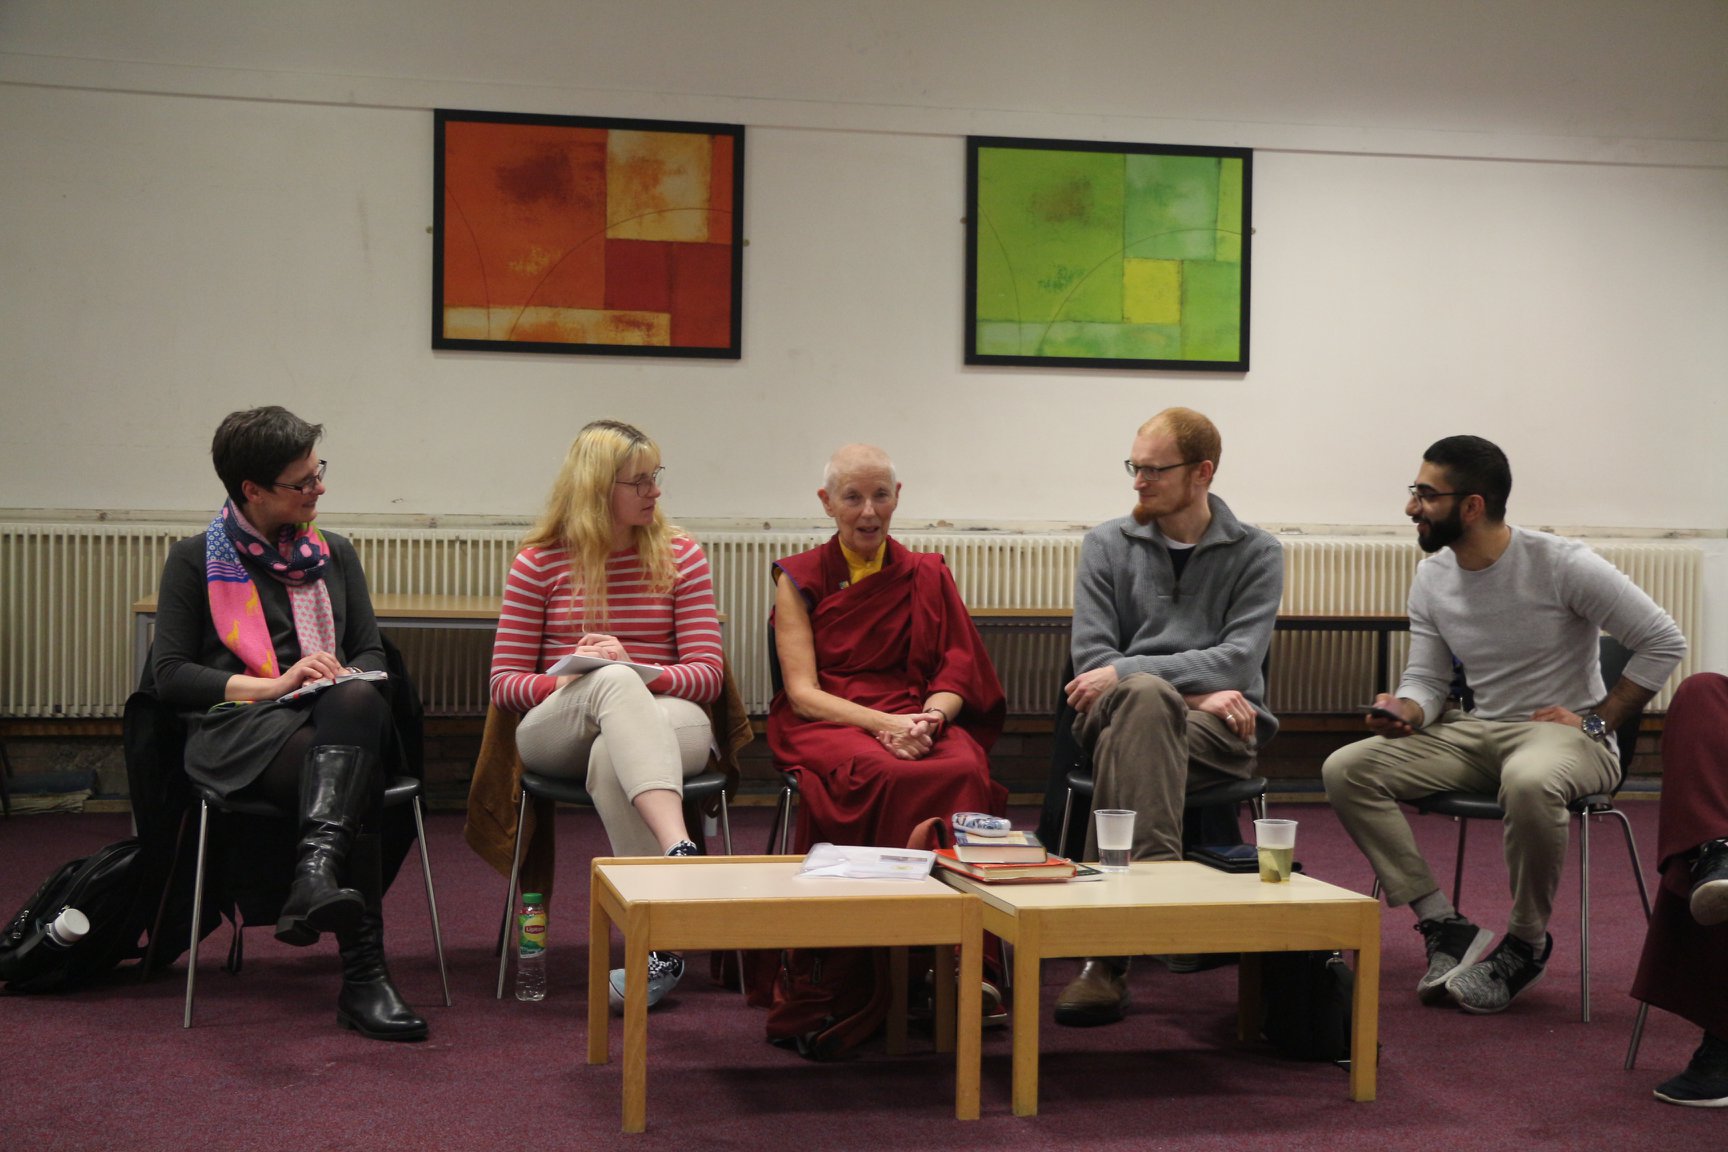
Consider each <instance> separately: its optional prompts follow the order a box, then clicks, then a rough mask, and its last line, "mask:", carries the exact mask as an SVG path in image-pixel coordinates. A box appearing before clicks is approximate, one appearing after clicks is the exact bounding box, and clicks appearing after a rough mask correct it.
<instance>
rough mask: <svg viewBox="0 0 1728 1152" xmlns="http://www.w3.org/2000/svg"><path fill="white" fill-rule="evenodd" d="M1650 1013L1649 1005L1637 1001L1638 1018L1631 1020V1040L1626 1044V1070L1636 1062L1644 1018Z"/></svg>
mask: <svg viewBox="0 0 1728 1152" xmlns="http://www.w3.org/2000/svg"><path fill="white" fill-rule="evenodd" d="M1649 1015H1650V1005H1649V1004H1647V1003H1645V1002H1643V1001H1639V1003H1638V1019H1636V1020H1634V1021H1633V1022H1632V1042H1631V1043H1630V1044H1628V1045H1627V1046H1626V1071H1628V1072H1630V1071H1632V1069H1633V1067H1634V1066H1635V1065H1636V1064H1637V1063H1638V1045H1639V1044H1641V1043H1643V1041H1644V1019H1645V1017H1647V1016H1649Z"/></svg>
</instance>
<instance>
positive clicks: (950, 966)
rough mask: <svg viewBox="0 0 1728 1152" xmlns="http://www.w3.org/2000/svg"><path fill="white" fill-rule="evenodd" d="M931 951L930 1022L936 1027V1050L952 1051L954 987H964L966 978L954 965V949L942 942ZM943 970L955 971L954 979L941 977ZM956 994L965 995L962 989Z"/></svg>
mask: <svg viewBox="0 0 1728 1152" xmlns="http://www.w3.org/2000/svg"><path fill="white" fill-rule="evenodd" d="M933 951H934V952H935V956H936V970H935V972H934V973H932V975H931V979H932V980H934V981H935V985H934V987H933V989H932V991H933V993H934V996H933V999H932V1001H931V1005H930V1006H931V1010H932V1020H931V1024H932V1025H933V1026H934V1028H935V1029H936V1031H935V1033H934V1039H935V1041H936V1051H938V1052H952V1051H954V997H955V995H956V991H955V989H956V988H960V989H964V988H965V987H966V978H965V977H964V976H962V975H960V974H959V969H958V968H956V967H955V961H956V956H955V951H954V949H952V948H950V947H948V946H947V945H944V944H938V945H936V947H935V948H934V949H933ZM944 972H953V973H955V977H954V979H953V980H944V979H942V975H941V974H942V973H944ZM980 979H982V977H980ZM958 995H960V996H961V997H962V998H964V997H965V993H964V992H963V991H962V992H960V993H958Z"/></svg>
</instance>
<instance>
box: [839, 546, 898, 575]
mask: <svg viewBox="0 0 1728 1152" xmlns="http://www.w3.org/2000/svg"><path fill="white" fill-rule="evenodd" d="M887 552H888V541H886V540H884V541H882V543H880V544H878V545H877V546H876V555H874V556H871V557H869V558H865V557H863V556H860V555H858V554H857V553H856V552H854V551H852V549H850V548H848V547H846V545H844V544H842V545H840V554H841V555H842V556H844V557H846V572H847V576H848V577H849V579H848V581H847V582H848V584H856V583H858V581H860V580H862V579H864V577H866V576H874V575H875V574H876V573H878V572H880V571H882V557H883V556H885V555H887Z"/></svg>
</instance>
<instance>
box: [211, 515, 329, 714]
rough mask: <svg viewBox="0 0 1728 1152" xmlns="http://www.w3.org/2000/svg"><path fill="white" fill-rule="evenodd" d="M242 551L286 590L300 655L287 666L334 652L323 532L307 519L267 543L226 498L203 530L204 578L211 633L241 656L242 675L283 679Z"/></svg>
mask: <svg viewBox="0 0 1728 1152" xmlns="http://www.w3.org/2000/svg"><path fill="white" fill-rule="evenodd" d="M242 554H244V555H246V556H248V557H251V559H252V560H253V562H254V563H256V564H260V565H262V566H263V567H264V568H265V569H266V570H268V571H269V573H270V575H271V576H272V577H274V578H275V579H276V580H278V581H280V582H281V583H282V584H284V585H286V586H287V589H288V602H289V603H290V604H292V605H293V607H294V632H295V635H296V636H297V638H298V639H299V642H300V652H299V655H298V656H294V657H293V658H292V659H290V660H289V661H288V662H289V663H290V664H292V663H294V661H295V660H298V659H299V658H300V657H301V656H306V655H309V654H311V653H313V652H331V653H334V652H335V651H336V617H335V613H334V612H332V610H331V608H330V590H329V589H328V588H326V587H325V586H324V565H325V564H326V563H328V562H329V559H330V555H329V549H328V548H327V546H326V545H325V542H324V534H323V533H321V532H319V531H318V529H317V528H316V527H314V526H313V525H312V523H310V522H307V523H305V524H288V525H284V526H283V528H282V532H281V534H280V535H279V536H278V538H277V541H276V543H274V544H271V543H269V542H268V541H266V540H265V539H264V538H263V537H262V536H260V535H259V534H258V530H257V529H256V528H254V527H252V525H251V524H249V523H247V522H246V517H244V516H242V515H241V514H240V510H239V509H238V508H236V507H234V502H233V501H232V500H230V501H228V502H227V503H225V504H223V505H222V511H220V512H218V513H217V514H216V519H214V520H212V521H210V527H209V528H208V529H206V530H205V532H204V581H205V586H206V587H207V588H208V590H209V594H210V619H211V620H212V621H214V622H215V625H216V634H217V635H218V636H220V637H222V643H223V644H225V645H227V647H228V650H229V651H230V652H232V653H234V655H236V656H238V657H240V661H241V663H243V664H245V665H246V672H247V675H250V676H261V677H263V678H265V679H267V680H274V679H275V678H276V677H278V676H280V675H282V662H281V660H279V659H278V658H277V655H276V650H275V648H274V647H273V646H272V645H271V643H270V626H269V625H268V624H267V623H265V620H264V608H263V605H262V604H260V603H259V600H258V589H257V587H256V586H254V585H253V583H252V574H251V573H250V572H248V571H247V569H246V566H245V565H244V564H243V563H241V561H240V557H241V555H242Z"/></svg>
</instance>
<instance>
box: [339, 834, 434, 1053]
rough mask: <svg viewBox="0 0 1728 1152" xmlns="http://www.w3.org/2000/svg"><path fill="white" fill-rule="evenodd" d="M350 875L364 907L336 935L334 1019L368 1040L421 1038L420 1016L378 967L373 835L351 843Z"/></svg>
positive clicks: (380, 905)
mask: <svg viewBox="0 0 1728 1152" xmlns="http://www.w3.org/2000/svg"><path fill="white" fill-rule="evenodd" d="M350 873H351V875H352V876H353V877H354V883H355V884H357V885H358V886H359V888H360V891H361V893H362V895H364V897H365V909H366V910H365V912H364V913H362V915H361V917H360V922H359V923H358V924H357V925H355V926H354V927H353V928H348V929H342V930H340V931H338V932H337V933H336V944H337V947H338V949H339V951H340V952H341V955H342V992H341V995H339V996H338V997H337V998H336V1022H337V1023H338V1024H340V1025H342V1027H344V1028H352V1029H354V1030H355V1031H356V1032H358V1033H360V1035H362V1036H366V1037H370V1038H371V1039H373V1040H424V1039H425V1038H426V1021H425V1019H424V1018H423V1017H421V1016H420V1015H419V1014H418V1013H416V1012H415V1011H414V1009H412V1008H410V1007H409V1006H408V1004H407V1002H406V1001H404V1000H403V999H402V994H401V993H400V992H398V991H396V985H394V984H392V983H391V982H390V970H389V968H387V967H385V965H384V884H383V872H382V868H381V867H380V865H379V860H378V837H377V836H373V835H366V836H361V837H359V838H358V839H357V840H356V841H355V845H354V856H353V859H352V862H351V866H350Z"/></svg>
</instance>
